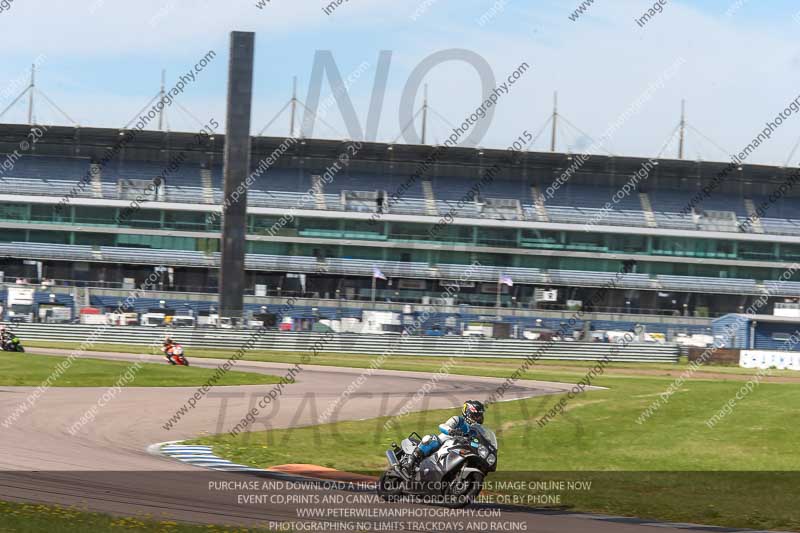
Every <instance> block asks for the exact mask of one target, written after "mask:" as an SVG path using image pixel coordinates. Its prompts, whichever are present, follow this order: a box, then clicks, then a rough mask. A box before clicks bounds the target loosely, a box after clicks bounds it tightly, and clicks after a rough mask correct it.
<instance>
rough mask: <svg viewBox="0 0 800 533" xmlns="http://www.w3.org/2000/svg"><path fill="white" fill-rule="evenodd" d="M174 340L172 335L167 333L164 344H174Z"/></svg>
mask: <svg viewBox="0 0 800 533" xmlns="http://www.w3.org/2000/svg"><path fill="white" fill-rule="evenodd" d="M174 342H175V341H173V340H172V337H170V336H169V335H167V336H166V337H164V345H165V346H166V345H167V344H172V343H174Z"/></svg>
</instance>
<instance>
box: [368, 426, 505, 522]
mask: <svg viewBox="0 0 800 533" xmlns="http://www.w3.org/2000/svg"><path fill="white" fill-rule="evenodd" d="M421 440H422V439H421V438H420V436H419V434H417V433H416V432H415V433H412V434H411V435H409V436H408V438H405V439H403V441H402V442H401V443H400V446H398V445H397V444H396V443H394V442H393V443H392V447H391V448H390V449H389V450H386V458H387V459H388V461H389V468H387V469H386V471H385V472H384V473H383V474H382V475H381V477H380V479H379V480H378V486H377V490H378V496H379V497H380V498H381V499H383V500H384V501H392V500H396V499H398V498H400V497H401V496H403V495H408V496H416V497H424V498H430V499H431V501H433V502H434V503H439V504H441V505H443V506H445V507H449V508H451V509H460V508H463V507H466V506H467V505H469V504H470V503H472V502H473V501H475V500H476V499H477V498H478V495H479V494H480V493H481V490H482V489H483V480H484V479H485V478H486V476H487V475H488V474H489V473H490V472H494V471H495V470H497V436H495V434H494V432H493V431H492V430H490V429H487V428H485V427H483V426H482V425H480V424H473V425H472V427H470V431H469V433H468V434H467V435H464V436H461V435H459V436H451V437H448V438H447V440H445V442H444V443H442V445H441V446H439V448H438V449H437V450H436V451H434V452H433V453H432V454H431V455H429V456H428V457H426V458H424V459H423V460H422V461H420V463H419V465H417V466H416V467H415V468H414V472H413V474H411V475H410V476H409V475H408V474H407V473H406V471H405V470H404V465H406V464H407V462H408V461H411V460H412V453H413V452H414V449H415V448H416V447H417V445H418V444H419V442H420V441H421Z"/></svg>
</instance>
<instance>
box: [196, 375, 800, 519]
mask: <svg viewBox="0 0 800 533" xmlns="http://www.w3.org/2000/svg"><path fill="white" fill-rule="evenodd" d="M537 377H540V378H543V379H544V378H546V377H547V373H545V372H543V371H542V369H539V375H538V376H537ZM670 383H671V380H670V379H665V378H653V377H639V378H630V377H621V376H609V375H604V376H602V377H600V378H598V379H597V381H596V383H594V384H597V385H602V386H606V387H609V389H608V390H601V391H592V392H588V393H585V394H583V395H581V396H579V397H577V398H575V399H573V400H571V401H570V402H569V403H568V405H567V409H566V410H565V411H564V413H563V414H561V415H560V416H558V417H556V418H555V419H554V420H552V421H550V422H549V423H547V424H545V425H544V427H541V426H540V425H539V424H538V423H537V420H538V419H539V418H540V417H541V416H543V414H544V412H546V411H547V410H549V409H550V408H551V407H553V406H554V405H555V404H556V403H557V401H558V399H559V396H547V397H543V398H542V397H540V398H532V399H528V400H522V401H514V402H507V403H498V404H494V405H492V406H491V407H490V409H489V411H488V413H487V426H489V427H491V428H494V429H495V430H496V431H497V433H498V439H499V442H500V453H499V461H498V465H499V470H498V473H497V475H496V476H493V477H494V478H495V479H496V480H498V481H499V480H511V481H515V480H516V481H519V480H527V481H531V480H553V479H556V480H573V481H581V482H584V483H586V482H589V483H591V489H590V490H572V491H570V490H561V491H556V494H551V495H552V496H557V498H556V500H557V501H550V502H548V503H550V504H551V505H554V506H556V507H567V508H569V509H571V510H574V511H582V512H600V513H610V514H619V515H626V516H636V517H644V518H648V519H658V520H669V521H677V522H702V523H710V524H714V525H720V526H728V527H742V528H755V529H800V509H798V507H797V505H796V497H797V496H796V495H797V494H798V488H800V483H798V481H800V456H798V455H797V453H796V443H797V442H798V440H799V439H800V427H798V426H797V425H796V424H787V423H786V421H787V420H791V418H792V414H793V413H794V412H795V409H796V408H795V406H796V405H798V403H799V402H800V387H798V386H797V385H794V384H772V383H770V384H767V383H761V384H760V385H759V386H758V387H756V388H755V390H754V391H753V392H752V393H750V394H749V395H748V396H747V397H746V399H744V400H741V401H739V402H738V404H737V405H736V408H735V409H734V410H733V412H732V413H731V414H729V415H727V416H726V417H725V418H723V419H722V420H721V421H720V422H719V423H717V424H716V425H715V426H714V427H713V428H709V427H707V426H706V424H705V422H706V420H708V419H709V418H710V417H711V416H713V415H714V414H715V413H717V412H718V411H719V410H720V409H721V408H722V406H723V404H725V402H727V401H728V400H729V399H730V398H733V397H735V395H736V393H737V391H739V390H740V388H741V386H742V384H741V383H737V382H734V381H725V380H722V381H710V380H704V379H693V380H689V381H687V382H686V383H684V384H683V386H682V387H681V389H680V391H679V392H677V393H675V395H674V396H672V397H671V399H670V401H669V402H667V403H666V404H665V405H663V406H662V407H661V408H660V409H659V410H657V411H656V412H655V413H654V414H653V415H652V416H651V417H650V418H649V419H648V420H646V421H644V422H643V423H637V419H638V417H639V415H640V414H641V412H642V411H643V410H644V409H645V408H646V407H648V405H650V403H651V402H652V401H653V399H654V398H655V397H656V396H657V395H658V394H659V393H660V392H662V391H664V390H665V389H666V388H667V387H668V386H669V384H670ZM452 414H453V411H451V410H449V411H428V412H421V413H412V414H409V415H407V416H405V417H402V418H400V419H395V421H394V423H392V424H391V425H390V426H388V429H387V426H386V423H387V421H389V419H388V418H380V419H373V420H366V421H353V422H340V423H336V424H328V425H322V426H313V427H304V428H297V429H290V430H274V431H269V432H258V433H245V434H241V435H239V436H237V437H231V436H230V435H228V434H225V435H219V436H212V437H205V438H201V439H197V440H194V441H192V442H193V443H202V444H210V445H212V446H213V447H214V450H215V453H217V454H218V455H220V456H222V457H225V458H228V459H231V460H233V461H235V462H238V463H244V464H250V465H254V466H259V467H268V466H274V465H279V464H286V463H312V464H321V465H322V466H328V467H333V468H338V469H341V470H347V471H353V472H362V473H376V472H378V471H380V470H382V469H383V468H384V466H385V457H384V455H383V452H384V451H385V450H386V448H387V447H388V445H389V443H390V442H391V441H392V440H398V441H399V439H401V438H402V437H403V436H405V435H407V434H408V433H410V432H411V431H418V432H420V433H422V432H431V431H434V430H435V427H436V425H437V424H438V423H440V422H441V421H442V420H445V419H446V418H448V417H449V416H451V415H452ZM320 450H325V453H324V454H321V453H320ZM508 486H509V487H510V486H511V485H508ZM496 492H499V493H500V494H506V495H514V494H516V495H518V496H520V497H521V499H520V501H519V503H528V504H531V505H535V506H539V505H541V502H542V501H541V499H536V498H534V499H531V497H535V496H536V494H537V493H536V492H532V491H530V490H518V489H514V490H505V489H504V490H499V491H496Z"/></svg>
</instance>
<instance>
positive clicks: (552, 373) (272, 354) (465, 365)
mask: <svg viewBox="0 0 800 533" xmlns="http://www.w3.org/2000/svg"><path fill="white" fill-rule="evenodd" d="M79 345H80V343H79V342H74V343H69V342H49V341H28V340H26V341H25V346H26V347H42V348H60V349H67V350H69V349H75V348H77V347H78V346H79ZM88 351H104V352H125V353H157V352H156V351H153V350H152V348H150V347H149V346H146V345H134V344H95V345H93V346H91V347H89V348H88ZM186 351H187V354H188V356H189V357H190V358H192V357H209V358H219V359H227V358H228V357H230V356H231V354H232V353H233V351H234V350H224V349H214V348H187V350H186ZM376 356H377V354H375V355H364V354H347V353H331V354H327V353H323V354H319V355H317V356H314V357H312V358H311V360H310V361H308V364H313V365H321V366H337V367H351V368H368V367H369V366H370V364H371V363H372V361H373V360H374V359H375V357H376ZM301 357H302V354H301V353H299V352H296V351H281V350H249V351H248V352H247V353H246V354H245V356H244V358H243V360H246V361H266V362H274V363H287V364H295V363H300V362H301ZM446 360H447V357H436V356H397V355H392V356H390V357H389V358H387V359H386V360H385V362H384V363H383V365H382V366H381V368H382V369H384V370H407V371H416V372H437V371H439V370H440V369H441V367H442V365H443V364H444V362H445V361H446ZM520 363H521V361H520V360H519V359H505V358H468V359H463V360H459V361H458V364H457V365H455V366H453V367H450V372H451V373H453V374H459V375H468V376H488V377H507V376H508V375H509V374H510V373H512V372H513V371H514V370H516V368H517V367H519V365H520ZM590 364H591V363H588V362H586V361H538V362H537V363H536V365H535V368H533V369H531V371H529V372H528V373H527V374H526V375H525V376H524V378H525V379H544V378H543V377H542V376H544V375H545V374H543V373H542V372H546V375H547V378H546V379H551V380H552V379H556V378H559V379H565V380H572V379H574V378H575V377H579V376H583V374H585V373H586V370H587V366H589V365H590ZM685 369H686V361H685V360H684V361H683V362H682V363H611V364H609V365H608V366H606V374H609V375H628V376H630V377H636V375H637V374H638V373H641V371H643V370H644V371H646V372H653V373H658V374H659V375H662V376H666V377H669V376H675V377H676V376H678V375H679V374H680V373H681V372H683V371H684V370H685ZM705 374H725V375H726V376H730V378H731V379H745V380H746V379H747V378H749V376H750V375H752V371H751V370H750V369H746V368H739V367H737V366H717V365H714V366H711V365H706V366H703V367H701V368H700V369H699V370H698V371H697V373H696V375H697V376H699V377H702V376H703V375H705ZM772 375H774V376H783V377H795V378H800V376H798V373H797V372H795V371H792V370H775V371H773V374H772Z"/></svg>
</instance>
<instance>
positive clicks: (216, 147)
mask: <svg viewBox="0 0 800 533" xmlns="http://www.w3.org/2000/svg"><path fill="white" fill-rule="evenodd" d="M29 131H30V126H29V125H25V124H0V152H2V153H12V152H14V150H15V149H19V145H20V142H22V141H24V140H26V137H27V135H28V132H29ZM131 131H132V130H122V129H118V128H91V127H88V128H87V127H67V126H48V127H47V133H46V135H44V136H43V137H42V138H41V139H39V140H38V142H37V143H36V145H35V147H34V148H35V152H33V153H36V154H38V155H61V156H82V157H92V158H97V159H99V158H101V157H102V156H103V154H104V153H106V152H107V151H108V150H110V149H112V148H114V147H115V146H116V147H121V146H122V145H124V157H125V158H128V159H132V160H137V159H141V160H159V159H164V158H165V157H166V156H165V155H164V154H165V152H169V151H172V150H183V151H185V152H186V155H187V160H189V161H196V162H197V161H199V162H205V161H208V160H209V159H213V160H215V161H218V162H219V161H221V160H222V148H223V146H224V141H225V136H224V134H215V135H214V136H213V137H212V138H210V139H205V141H204V142H203V143H202V144H201V145H198V143H197V139H196V132H164V131H151V130H143V131H141V132H136V133H135V136H134V137H133V138H130V135H131ZM126 132H127V135H128V136H127V137H126ZM123 139H125V142H123ZM284 141H285V138H283V137H253V159H254V160H257V159H258V158H261V157H264V156H266V155H267V154H269V153H271V152H272V151H274V150H275V149H276V148H277V147H278V146H280V145H281V143H283V142H284ZM349 142H351V141H348V140H324V139H304V140H301V142H299V143H296V144H295V145H293V146H292V147H291V148H290V149H289V150H288V151H287V154H290V155H291V156H293V157H292V158H285V157H284V158H282V160H281V161H280V162H279V163H278V165H277V166H287V165H288V166H298V165H303V162H302V159H311V160H314V159H319V160H320V161H325V160H328V161H332V160H333V159H335V158H337V157H338V156H339V155H340V154H341V153H342V151H343V146H344V145H345V144H346V143H349ZM434 149H435V147H434V146H420V145H407V144H395V145H392V144H387V143H367V142H365V143H363V146H362V147H361V148H360V149H359V150H358V153H357V154H356V155H355V156H353V157H352V158H351V159H352V167H353V170H374V169H376V168H380V169H387V166H386V165H389V166H390V167H391V168H393V172H394V173H408V174H409V175H410V174H413V173H414V172H415V171H416V170H417V167H418V166H419V164H420V163H422V162H424V161H425V160H426V158H429V157H431V154H432V153H433V151H434ZM296 158H301V161H298V160H297V159H296ZM645 161H647V158H641V157H618V156H606V155H592V156H591V157H590V158H589V159H588V160H587V161H586V162H584V163H583V164H582V165H581V166H580V173H579V174H577V175H576V176H575V177H574V178H572V179H575V180H576V181H581V180H582V176H585V175H592V176H594V178H593V179H596V176H597V175H605V176H608V182H606V183H605V184H606V185H609V184H615V183H618V184H619V185H621V184H623V183H624V182H625V181H626V180H627V179H628V177H629V175H631V174H633V173H634V172H637V171H638V170H639V169H640V168H641V166H642V164H643V163H644V162H645ZM435 162H436V165H434V167H435V168H432V169H431V174H435V175H458V174H460V173H463V172H464V168H465V167H474V168H475V171H476V172H479V171H480V169H481V168H484V169H485V168H488V167H491V166H492V165H494V164H498V165H500V166H501V167H502V168H508V152H507V151H506V150H498V149H484V148H481V149H478V148H464V147H455V148H447V149H445V150H444V151H443V152H442V153H441V154H440V155H439V156H437V157H436V161H435ZM572 163H573V156H572V155H570V154H564V153H550V152H524V153H523V154H522V155H521V156H520V158H519V161H518V162H517V164H516V165H515V166H514V168H513V170H510V172H508V173H507V174H508V177H511V178H514V177H520V175H521V174H523V175H524V173H525V172H530V171H536V170H538V171H539V172H546V173H548V174H547V175H549V176H550V177H551V178H555V177H556V176H557V175H558V174H560V173H561V172H563V171H565V170H566V169H567V168H568V167H569V166H570V165H571V164H572ZM728 165H729V162H697V161H687V160H675V159H662V160H659V165H658V170H657V175H658V176H657V179H651V180H649V182H650V183H652V184H654V185H655V183H657V182H658V181H665V180H668V181H672V180H673V179H674V180H680V181H676V182H674V183H671V186H673V187H675V186H679V187H681V188H686V189H690V188H691V189H694V188H696V187H697V186H698V184H699V183H701V182H704V181H706V180H710V179H712V178H713V177H714V176H715V175H716V174H717V173H719V172H721V171H722V170H723V169H725V168H726V167H727V166H728ZM521 170H522V171H523V172H522V173H521V172H520V171H521ZM788 172H789V169H787V168H784V167H774V166H766V165H744V166H743V167H742V171H738V170H736V171H734V172H732V173H730V174H729V175H728V176H726V177H725V180H724V182H725V183H724V184H723V186H722V187H721V190H722V189H729V190H732V191H736V192H740V189H739V188H738V186H737V184H739V183H744V184H745V185H747V184H756V183H758V184H761V183H779V182H780V181H782V179H783V178H784V177H785V176H786V175H788Z"/></svg>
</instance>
